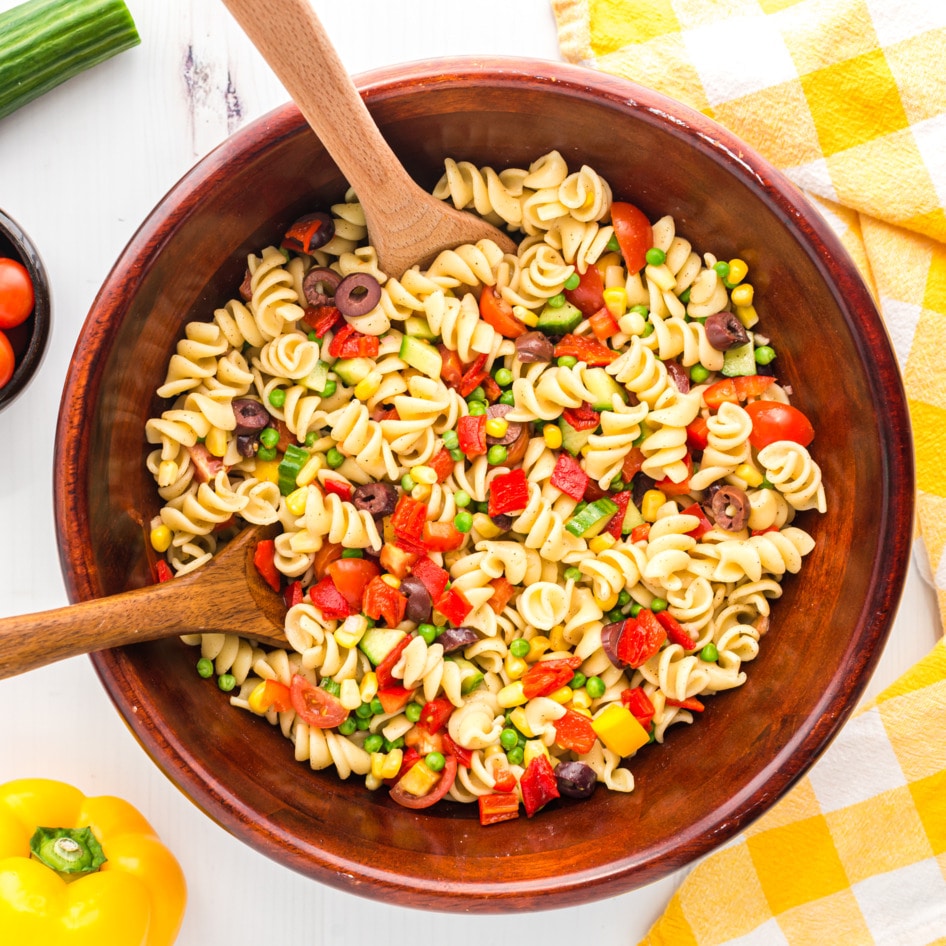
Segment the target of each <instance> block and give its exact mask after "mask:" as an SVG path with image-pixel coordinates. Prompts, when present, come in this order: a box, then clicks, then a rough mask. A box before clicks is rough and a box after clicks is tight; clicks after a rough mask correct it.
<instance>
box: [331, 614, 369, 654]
mask: <svg viewBox="0 0 946 946" xmlns="http://www.w3.org/2000/svg"><path fill="white" fill-rule="evenodd" d="M367 630H368V619H367V618H366V617H365V616H364V615H363V614H350V615H349V616H348V617H347V618H345V620H344V621H343V622H342V625H341V627H337V628H336V629H335V631H334V634H333V636H334V638H335V642H336V643H337V644H338V646H339V647H347V648H348V649H349V650H351V648H352V647H357V646H358V642H359V641H360V640H361V639H362V637H364V636H365V631H367Z"/></svg>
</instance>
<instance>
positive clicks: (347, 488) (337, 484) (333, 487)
mask: <svg viewBox="0 0 946 946" xmlns="http://www.w3.org/2000/svg"><path fill="white" fill-rule="evenodd" d="M322 486H323V487H324V488H325V492H326V493H334V494H335V495H336V496H340V497H341V498H342V499H344V500H345V502H350V501H351V494H352V488H351V484H350V483H346V482H345V481H344V480H335V479H332V478H331V477H327V478H326V480H325V482H324V483H323V484H322Z"/></svg>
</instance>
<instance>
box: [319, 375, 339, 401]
mask: <svg viewBox="0 0 946 946" xmlns="http://www.w3.org/2000/svg"><path fill="white" fill-rule="evenodd" d="M337 390H338V382H337V381H333V380H332V379H331V378H329V379H328V381H326V382H325V387H324V388H322V390H321V391H319V394H320V395H321V396H322V397H331V396H332V395H333V394H334V393H335V392H336V391H337Z"/></svg>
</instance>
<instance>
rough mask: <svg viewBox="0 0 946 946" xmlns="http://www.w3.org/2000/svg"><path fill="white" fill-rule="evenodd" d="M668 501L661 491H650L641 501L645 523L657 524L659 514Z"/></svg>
mask: <svg viewBox="0 0 946 946" xmlns="http://www.w3.org/2000/svg"><path fill="white" fill-rule="evenodd" d="M666 501H667V497H666V496H664V494H663V493H662V492H661V491H660V490H659V489H649V490H647V492H646V493H644V498H643V499H642V500H641V515H642V516H643V517H644V521H645V522H656V521H657V512H658V511H659V510H660V507H661V506H662V505H663V504H664V503H665V502H666Z"/></svg>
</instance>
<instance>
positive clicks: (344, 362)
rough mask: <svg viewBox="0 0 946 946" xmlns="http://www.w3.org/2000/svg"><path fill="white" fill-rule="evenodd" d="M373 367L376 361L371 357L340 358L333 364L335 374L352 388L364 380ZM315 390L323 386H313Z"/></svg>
mask: <svg viewBox="0 0 946 946" xmlns="http://www.w3.org/2000/svg"><path fill="white" fill-rule="evenodd" d="M372 368H374V362H373V361H372V360H371V359H370V358H339V359H338V361H336V362H335V364H334V365H332V370H333V371H334V372H335V374H337V375H338V376H339V378H341V379H342V382H343V383H344V384H346V385H347V386H348V387H350V388H352V387H354V386H355V385H356V384H357V383H358V382H359V381H364V379H365V378H367V377H368V375H369V373H370V372H371V369H372ZM322 387H324V385H323V386H322ZM313 390H322V388H318V389H315V388H313Z"/></svg>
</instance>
